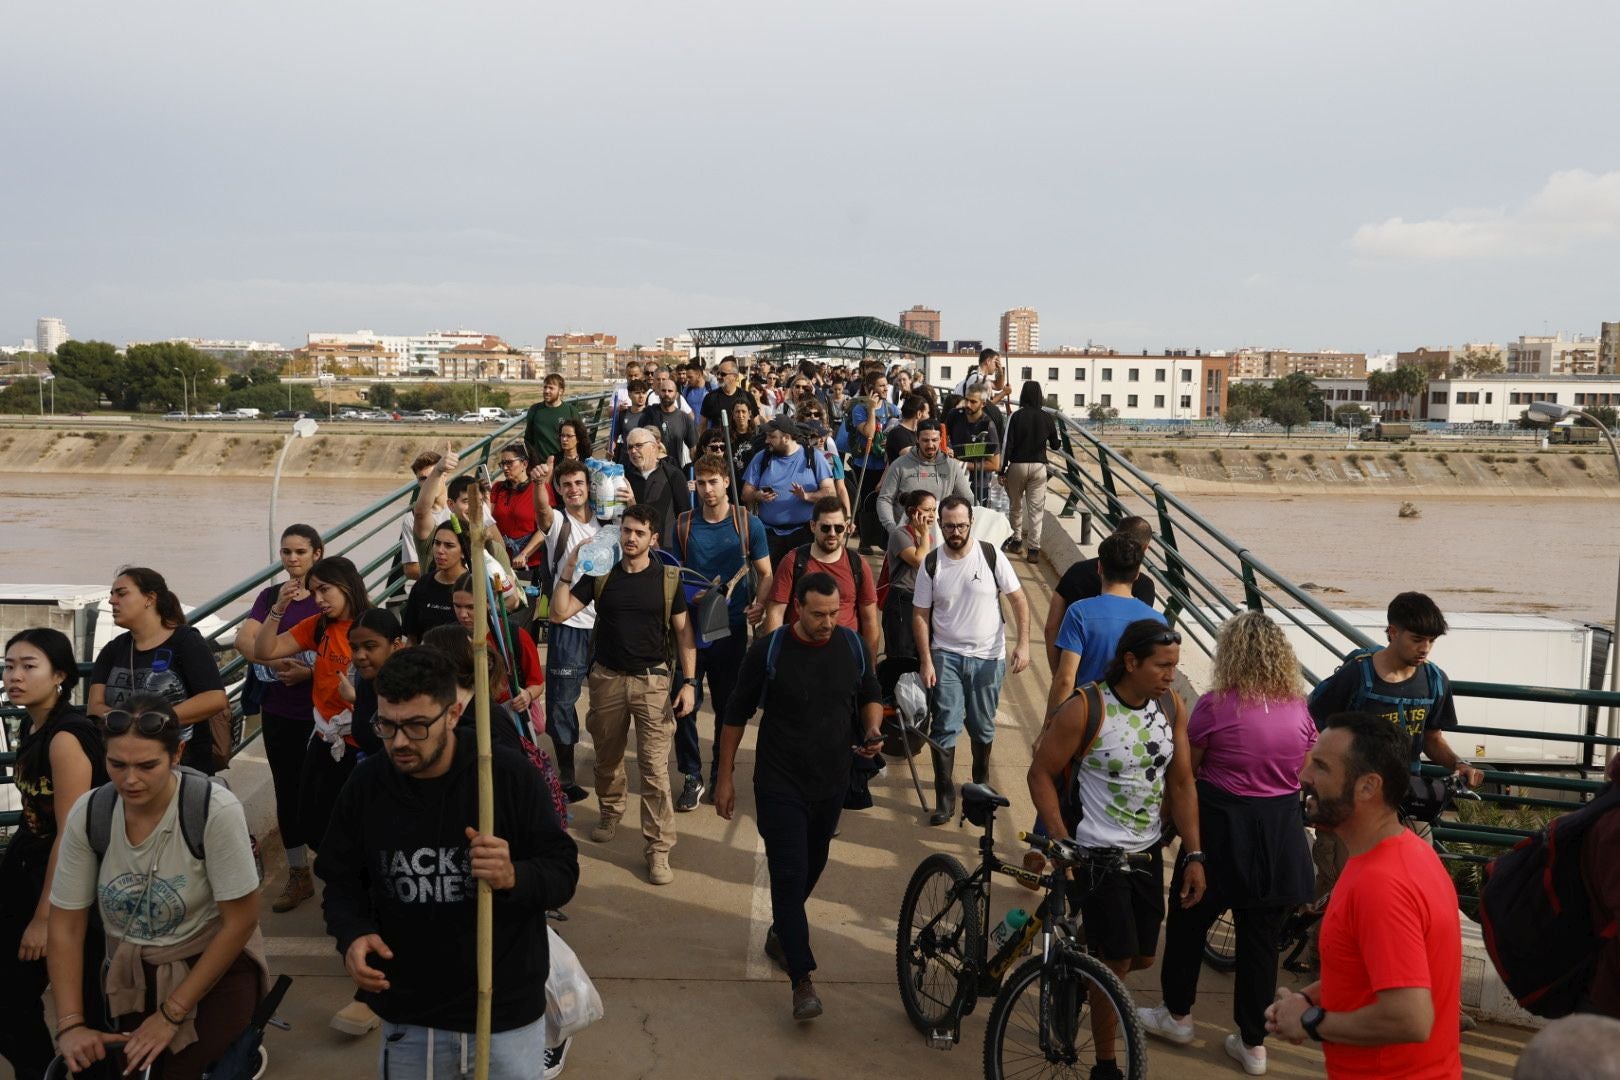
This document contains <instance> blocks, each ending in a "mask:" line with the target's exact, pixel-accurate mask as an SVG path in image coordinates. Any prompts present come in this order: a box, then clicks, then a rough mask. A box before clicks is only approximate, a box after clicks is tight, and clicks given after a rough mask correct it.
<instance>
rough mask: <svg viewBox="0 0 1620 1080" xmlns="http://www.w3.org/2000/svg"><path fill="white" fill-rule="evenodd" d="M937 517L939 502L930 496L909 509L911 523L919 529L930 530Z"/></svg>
mask: <svg viewBox="0 0 1620 1080" xmlns="http://www.w3.org/2000/svg"><path fill="white" fill-rule="evenodd" d="M938 515H939V500H937V499H935V498H933V497H932V496H930V497H928V498H926V499H924V500H923V501H922V502H920V503H918V504H917V505H916V506H914V507H912V508H911V523H912V524H913V525H916V526H918V527H920V528H930V527H932V526H933V524H934V521H935V519H936V518H937V517H938Z"/></svg>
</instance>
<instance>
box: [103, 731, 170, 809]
mask: <svg viewBox="0 0 1620 1080" xmlns="http://www.w3.org/2000/svg"><path fill="white" fill-rule="evenodd" d="M180 753H181V751H179V750H176V751H175V752H174V754H173V755H172V756H171V755H170V754H169V752H168V751H167V750H165V749H164V748H163V744H162V743H160V742H158V741H157V740H156V739H148V738H147V737H146V736H144V735H141V734H138V733H136V732H135V731H134V730H130V731H128V732H125V733H124V734H122V735H116V736H114V737H113V738H110V739H108V740H107V779H108V780H111V781H112V782H113V784H114V785H115V786H116V787H117V788H118V794H119V797H120V798H122V799H123V800H124V805H125V806H126V807H128V806H136V807H140V806H146V805H148V804H150V803H152V802H153V801H154V800H156V799H158V798H160V797H161V796H162V795H163V794H164V793H165V792H166V791H168V788H169V777H170V776H172V775H173V774H174V770H175V768H176V767H177V766H178V765H179V764H180Z"/></svg>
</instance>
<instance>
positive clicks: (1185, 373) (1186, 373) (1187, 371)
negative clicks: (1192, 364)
mask: <svg viewBox="0 0 1620 1080" xmlns="http://www.w3.org/2000/svg"><path fill="white" fill-rule="evenodd" d="M1181 381H1182V382H1192V381H1193V378H1192V369H1191V368H1182V369H1181Z"/></svg>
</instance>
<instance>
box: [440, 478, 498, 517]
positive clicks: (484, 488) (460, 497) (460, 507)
mask: <svg viewBox="0 0 1620 1080" xmlns="http://www.w3.org/2000/svg"><path fill="white" fill-rule="evenodd" d="M475 487H476V489H477V490H478V493H479V496H480V497H481V498H482V499H483V501H485V502H488V501H489V487H488V485H486V484H483V483H480V482H479V480H478V478H477V477H476V476H474V475H472V474H471V473H463V474H462V475H461V476H458V477H456V478H455V479H453V480H451V481H450V485H449V486H448V487H447V488H446V489H445V493H446V495H448V496H449V498H450V505H451V506H452V507H454V508H455V511H456V513H457V514H459V515H461V519H462V520H463V521H466V520H468V519H470V518H471V517H472V504H473V495H472V493H473V490H474V488H475Z"/></svg>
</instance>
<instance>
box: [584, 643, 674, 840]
mask: <svg viewBox="0 0 1620 1080" xmlns="http://www.w3.org/2000/svg"><path fill="white" fill-rule="evenodd" d="M669 686H670V678H669V676H668V675H626V674H624V673H622V672H618V671H613V670H612V669H610V668H605V667H603V666H602V665H601V664H593V665H591V674H590V687H591V708H590V711H589V712H588V713H586V715H585V724H586V726H587V727H588V728H590V732H591V741H592V742H593V743H594V744H595V746H596V797H597V799H598V801H599V802H600V803H601V807H602V820H603V821H618V820H619V819H620V818H622V817H624V810H625V805H626V792H627V791H628V789H629V785H628V784H627V783H626V781H625V770H624V751H625V746H626V744H627V743H628V742H629V738H630V729H631V728H632V727H633V728H635V732H636V764H637V765H638V766H639V767H640V769H641V836H642V839H643V840H645V841H646V849H645V850H646V854H648V855H659V854H662V855H668V854H669V849H670V848H672V847H674V846H675V799H674V798H673V797H672V796H671V795H670V789H669V756H670V754H669V751H670V743H671V742H672V741H673V740H674V735H675V716H674V712H673V710H672V709H671V708H670V704H669Z"/></svg>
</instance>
